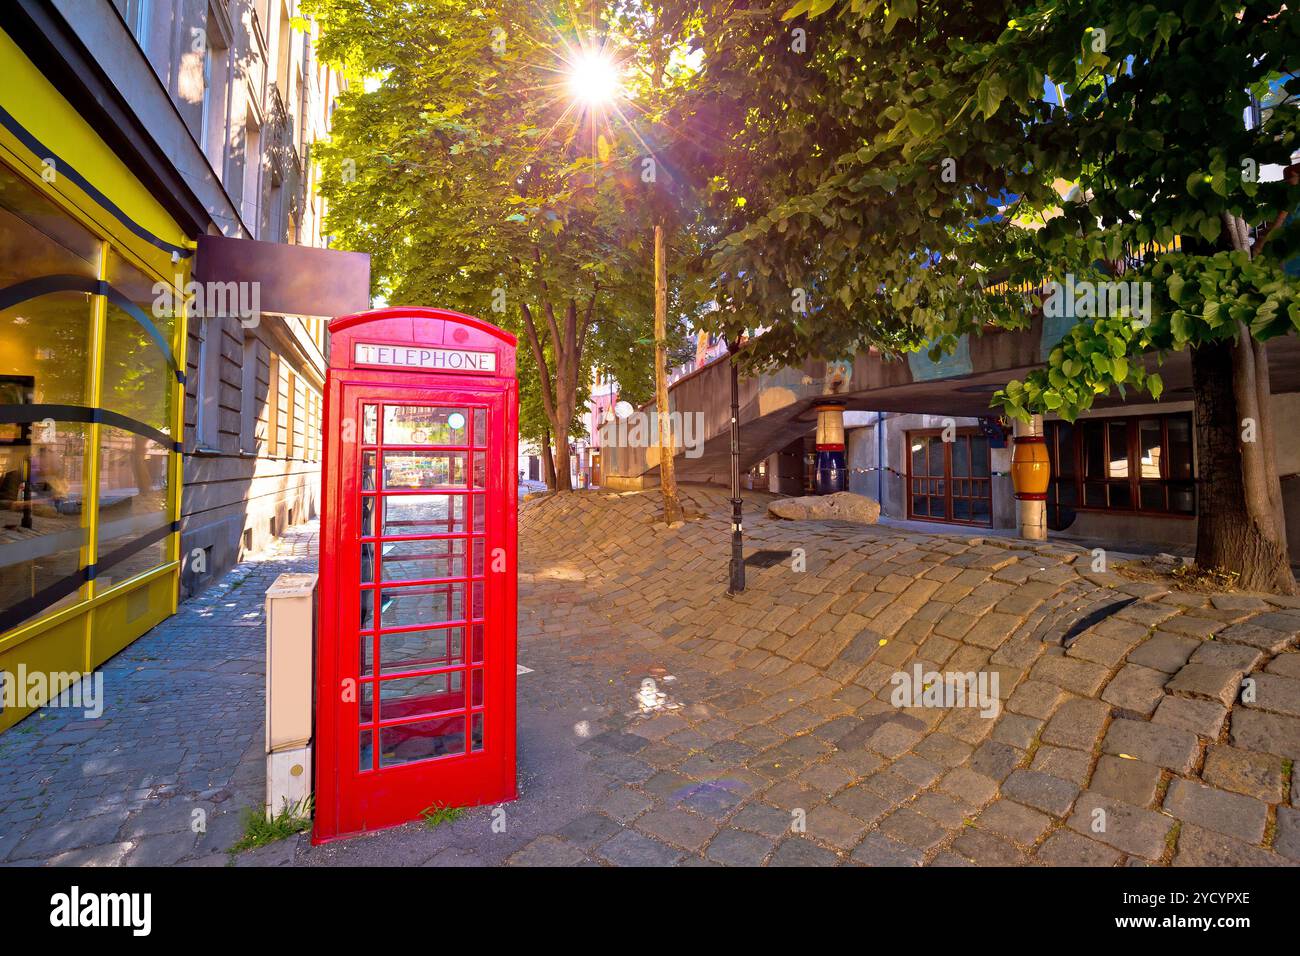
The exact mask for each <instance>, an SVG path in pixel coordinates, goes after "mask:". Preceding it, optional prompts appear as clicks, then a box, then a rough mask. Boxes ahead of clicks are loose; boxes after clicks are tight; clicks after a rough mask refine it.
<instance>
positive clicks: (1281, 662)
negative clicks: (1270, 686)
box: [1242, 651, 1300, 678]
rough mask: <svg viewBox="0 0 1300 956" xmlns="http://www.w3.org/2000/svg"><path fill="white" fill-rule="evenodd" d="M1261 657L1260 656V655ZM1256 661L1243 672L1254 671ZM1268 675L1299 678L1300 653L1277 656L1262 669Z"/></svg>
mask: <svg viewBox="0 0 1300 956" xmlns="http://www.w3.org/2000/svg"><path fill="white" fill-rule="evenodd" d="M1261 656H1262V655H1261ZM1257 663H1258V661H1252V662H1251V663H1250V664H1249V665H1248V666H1246V667H1244V668H1242V669H1243V670H1254V668H1255V665H1256V664H1257ZM1264 670H1266V671H1268V672H1269V673H1270V674H1278V675H1281V676H1282V677H1295V678H1300V653H1296V652H1294V651H1293V652H1291V653H1289V654H1279V655H1277V657H1275V658H1273V659H1272V660H1271V661H1269V662H1268V666H1267V667H1265V668H1264Z"/></svg>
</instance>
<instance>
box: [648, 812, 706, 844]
mask: <svg viewBox="0 0 1300 956" xmlns="http://www.w3.org/2000/svg"><path fill="white" fill-rule="evenodd" d="M636 827H637V829H638V830H641V831H642V832H643V833H646V834H648V835H649V836H651V837H654V838H655V839H656V840H662V841H663V842H665V843H671V844H673V845H674V846H680V847H682V848H684V849H687V850H691V851H695V850H699V849H700V848H701V847H703V846H704V844H706V843H707V842H708V841H709V839H710V838H711V837H712V836H713V835H714V834H715V833H716V832H717V831H718V825H717V824H716V823H715V822H713V821H712V820H709V819H708V818H706V817H702V816H699V815H698V814H695V813H690V812H688V811H686V810H652V811H651V812H649V813H647V814H646V815H645V816H643V817H641V818H640V819H639V820H637V821H636Z"/></svg>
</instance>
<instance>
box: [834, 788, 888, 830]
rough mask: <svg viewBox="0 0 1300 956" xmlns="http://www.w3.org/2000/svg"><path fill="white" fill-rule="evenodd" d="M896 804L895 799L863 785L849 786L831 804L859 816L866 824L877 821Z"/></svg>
mask: <svg viewBox="0 0 1300 956" xmlns="http://www.w3.org/2000/svg"><path fill="white" fill-rule="evenodd" d="M895 805H896V804H895V803H894V802H893V801H891V800H887V799H885V798H884V797H882V796H880V795H879V794H877V793H874V792H873V791H871V790H868V789H867V788H866V787H861V786H858V787H849V788H848V789H847V790H844V791H843V792H842V793H840V794H839V795H838V796H836V797H835V799H834V800H832V801H831V806H833V807H836V808H838V809H840V810H843V811H844V812H845V813H848V814H851V815H852V816H854V817H857V818H858V819H859V820H861V821H863V822H864V823H866V824H872V823H875V822H876V821H877V820H879V819H880V818H882V817H883V816H884V815H885V814H886V813H888V812H889V811H890V810H892V809H893V808H894V806H895Z"/></svg>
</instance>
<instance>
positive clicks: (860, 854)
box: [850, 832, 925, 866]
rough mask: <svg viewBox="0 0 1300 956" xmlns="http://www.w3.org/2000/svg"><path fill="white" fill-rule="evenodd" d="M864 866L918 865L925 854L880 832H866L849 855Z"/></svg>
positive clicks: (922, 860)
mask: <svg viewBox="0 0 1300 956" xmlns="http://www.w3.org/2000/svg"><path fill="white" fill-rule="evenodd" d="M850 858H851V859H852V860H853V861H854V862H855V863H861V864H862V865H864V866H920V865H921V864H922V863H923V862H924V860H925V855H924V854H923V853H922V852H921V851H920V850H918V849H917V848H916V847H913V846H907V845H906V844H903V843H899V842H897V841H895V840H891V839H890V838H889V837H887V836H885V835H884V834H883V833H880V832H873V833H869V834H867V838H866V839H865V840H863V841H862V842H861V843H860V844H858V847H857V849H855V850H854V851H853V853H852V855H851V857H850Z"/></svg>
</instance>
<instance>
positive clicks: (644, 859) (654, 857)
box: [596, 830, 683, 866]
mask: <svg viewBox="0 0 1300 956" xmlns="http://www.w3.org/2000/svg"><path fill="white" fill-rule="evenodd" d="M596 852H597V853H598V854H599V855H600V856H601V857H603V858H604V859H606V860H608V861H609V862H610V863H613V864H614V865H615V866H672V865H673V864H675V863H677V862H679V861H680V860H681V859H682V856H683V854H682V852H681V851H680V850H677V849H674V848H673V847H670V846H665V845H664V844H663V843H660V842H659V841H658V840H652V839H650V838H649V837H648V836H645V835H644V834H642V833H637V832H636V831H635V830H624V831H623V832H622V833H620V834H618V835H617V836H615V837H613V838H612V839H610V840H606V841H605V842H604V843H602V844H601V845H600V847H599V849H597V851H596Z"/></svg>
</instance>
